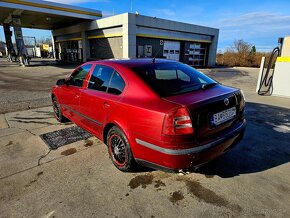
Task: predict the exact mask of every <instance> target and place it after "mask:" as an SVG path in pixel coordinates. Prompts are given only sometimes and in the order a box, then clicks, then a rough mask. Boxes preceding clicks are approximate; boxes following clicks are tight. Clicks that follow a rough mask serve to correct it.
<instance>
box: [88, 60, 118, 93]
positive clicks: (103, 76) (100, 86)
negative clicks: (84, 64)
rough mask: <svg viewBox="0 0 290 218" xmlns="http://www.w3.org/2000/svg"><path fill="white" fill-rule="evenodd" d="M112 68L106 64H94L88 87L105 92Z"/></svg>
mask: <svg viewBox="0 0 290 218" xmlns="http://www.w3.org/2000/svg"><path fill="white" fill-rule="evenodd" d="M113 72H114V69H112V68H111V67H107V66H100V65H98V66H96V67H95V69H94V71H93V73H92V75H91V79H90V81H89V85H88V88H89V89H94V90H98V91H103V92H106V91H107V88H108V86H109V82H110V79H111V77H112V74H113Z"/></svg>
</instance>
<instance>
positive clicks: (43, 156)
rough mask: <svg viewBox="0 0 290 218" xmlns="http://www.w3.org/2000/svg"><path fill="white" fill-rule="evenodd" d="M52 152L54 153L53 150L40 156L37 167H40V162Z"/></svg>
mask: <svg viewBox="0 0 290 218" xmlns="http://www.w3.org/2000/svg"><path fill="white" fill-rule="evenodd" d="M51 151H52V150H51V149H49V151H48V152H47V153H46V154H44V155H41V156H40V158H39V159H38V161H37V166H40V161H41V159H43V158H45V157H46V156H47V155H49V153H50V152H51Z"/></svg>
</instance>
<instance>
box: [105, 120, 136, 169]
mask: <svg viewBox="0 0 290 218" xmlns="http://www.w3.org/2000/svg"><path fill="white" fill-rule="evenodd" d="M107 145H108V152H109V156H110V158H111V160H112V162H113V164H114V165H115V166H116V167H117V168H118V169H119V170H121V171H124V172H132V171H135V170H136V168H137V163H136V161H135V159H134V156H133V154H132V151H131V148H130V145H129V142H128V139H127V137H126V136H125V134H124V133H123V131H122V130H120V129H119V128H118V127H116V126H114V127H112V128H111V129H110V130H109V132H108V134H107Z"/></svg>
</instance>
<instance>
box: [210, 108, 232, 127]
mask: <svg viewBox="0 0 290 218" xmlns="http://www.w3.org/2000/svg"><path fill="white" fill-rule="evenodd" d="M236 114H237V111H236V108H235V107H231V108H229V109H227V110H224V111H221V112H219V113H216V114H213V115H212V118H211V124H212V125H215V126H217V125H219V124H222V123H224V122H226V121H228V120H231V119H232V118H234V117H235V116H236Z"/></svg>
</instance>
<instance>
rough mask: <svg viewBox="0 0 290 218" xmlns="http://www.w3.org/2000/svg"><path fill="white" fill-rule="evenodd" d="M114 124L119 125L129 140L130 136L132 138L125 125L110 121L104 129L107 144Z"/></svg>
mask: <svg viewBox="0 0 290 218" xmlns="http://www.w3.org/2000/svg"><path fill="white" fill-rule="evenodd" d="M114 126H116V127H118V128H119V129H120V130H121V131H122V132H123V133H124V134H125V136H126V137H127V139H128V141H129V138H130V136H129V133H128V131H127V129H126V128H125V127H124V126H123V125H120V124H119V123H117V122H108V123H107V124H106V125H105V127H104V130H103V135H102V136H103V142H104V143H105V144H107V135H108V132H109V130H110V129H111V128H112V127H114Z"/></svg>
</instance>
